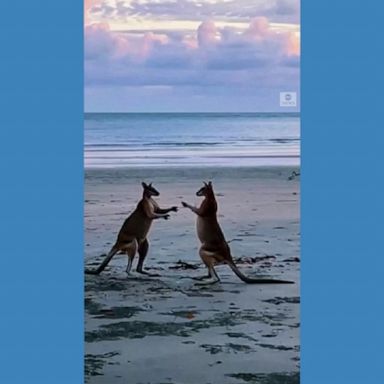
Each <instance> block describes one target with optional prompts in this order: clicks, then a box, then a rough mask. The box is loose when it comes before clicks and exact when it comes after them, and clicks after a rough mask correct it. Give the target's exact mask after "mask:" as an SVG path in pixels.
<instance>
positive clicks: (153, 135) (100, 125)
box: [84, 113, 300, 169]
mask: <svg viewBox="0 0 384 384" xmlns="http://www.w3.org/2000/svg"><path fill="white" fill-rule="evenodd" d="M299 164H300V115H299V114H296V113H85V118H84V166H85V168H87V169H91V168H117V167H184V166H190V167H203V166H235V167H239V166H243V167H254V166H299Z"/></svg>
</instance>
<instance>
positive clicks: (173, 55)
mask: <svg viewBox="0 0 384 384" xmlns="http://www.w3.org/2000/svg"><path fill="white" fill-rule="evenodd" d="M299 55H300V45H299V39H298V37H297V36H296V35H295V34H294V33H292V32H289V31H288V32H276V31H275V30H273V29H271V27H270V24H269V21H268V19H267V18H260V17H258V18H255V19H253V20H252V21H251V22H250V25H249V27H248V28H247V29H246V30H245V31H244V32H237V31H235V30H231V29H228V28H218V27H217V26H216V25H215V23H214V22H213V21H204V22H202V23H201V24H200V26H199V27H198V29H197V31H196V33H195V36H194V37H191V36H188V37H187V36H185V37H180V36H179V35H178V36H176V35H174V34H172V33H171V32H169V33H153V32H147V33H145V34H144V35H142V34H129V33H122V32H120V33H118V32H114V31H111V30H110V28H109V26H108V24H103V23H98V24H90V25H87V26H86V27H85V71H86V83H87V84H114V85H120V84H121V85H132V84H134V85H140V84H142V85H147V86H150V85H156V86H159V85H161V86H174V85H175V86H177V85H181V84H184V85H185V84H201V85H203V84H206V85H209V86H215V85H226V84H233V85H236V86H243V85H244V86H249V84H250V82H252V81H253V82H254V83H255V85H256V83H257V84H259V85H260V84H261V82H262V83H263V84H264V85H265V86H268V84H272V85H274V86H275V85H276V84H278V83H281V84H282V85H283V83H284V81H292V79H298V73H299V68H298V60H299ZM229 71H230V73H229ZM295 81H298V80H295Z"/></svg>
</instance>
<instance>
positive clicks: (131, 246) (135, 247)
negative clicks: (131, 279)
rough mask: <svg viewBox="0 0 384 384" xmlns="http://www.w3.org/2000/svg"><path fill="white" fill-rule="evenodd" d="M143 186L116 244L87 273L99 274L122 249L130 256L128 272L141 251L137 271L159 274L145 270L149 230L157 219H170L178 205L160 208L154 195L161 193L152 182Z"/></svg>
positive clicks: (146, 273)
mask: <svg viewBox="0 0 384 384" xmlns="http://www.w3.org/2000/svg"><path fill="white" fill-rule="evenodd" d="M141 185H142V187H143V197H142V199H141V200H140V201H139V203H138V204H137V206H136V209H135V210H134V211H133V212H132V213H131V215H130V216H129V217H128V218H127V219H126V220H125V222H124V224H123V226H122V227H121V229H120V232H119V234H118V236H117V240H116V243H115V245H114V246H113V247H112V248H111V250H110V251H109V253H108V255H107V256H106V258H105V259H104V261H103V262H102V263H101V264H100V266H99V267H98V268H96V269H94V270H86V271H85V273H87V274H92V275H98V274H99V273H101V272H102V271H103V270H104V269H105V267H106V266H107V265H108V264H109V262H110V261H111V260H112V257H113V256H115V254H116V253H118V252H119V251H122V252H123V253H126V254H127V256H128V264H127V268H126V272H127V274H129V273H130V271H131V268H132V262H133V259H134V257H135V255H136V252H138V253H139V262H138V264H137V269H136V271H137V272H138V273H142V274H145V275H148V276H158V275H155V274H150V273H148V272H146V271H144V270H143V264H144V259H145V257H146V256H147V253H148V248H149V243H148V240H147V235H148V232H149V230H150V228H151V224H152V221H153V220H155V219H160V218H162V219H165V220H168V219H169V214H168V212H171V211H173V212H177V207H171V208H166V209H163V208H160V207H159V205H158V204H157V202H156V201H155V200H154V199H153V198H152V196H159V195H160V193H159V192H158V191H157V190H156V189H155V188H154V187H153V186H152V183H151V184H149V185H147V184H145V183H141Z"/></svg>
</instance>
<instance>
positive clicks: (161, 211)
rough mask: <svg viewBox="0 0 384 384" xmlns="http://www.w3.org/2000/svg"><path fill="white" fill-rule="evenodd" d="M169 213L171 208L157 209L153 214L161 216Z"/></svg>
mask: <svg viewBox="0 0 384 384" xmlns="http://www.w3.org/2000/svg"><path fill="white" fill-rule="evenodd" d="M171 211H172V207H171V208H157V209H156V211H155V212H156V213H160V214H163V213H169V212H171Z"/></svg>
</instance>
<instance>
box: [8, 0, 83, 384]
mask: <svg viewBox="0 0 384 384" xmlns="http://www.w3.org/2000/svg"><path fill="white" fill-rule="evenodd" d="M1 15H2V17H1V27H0V28H1V29H2V31H1V33H0V47H1V48H0V49H1V59H0V67H1V71H0V72H1V74H0V76H1V78H0V84H1V85H0V93H1V100H0V109H1V112H0V127H1V128H0V156H1V161H0V175H1V176H0V185H1V188H0V190H1V192H0V194H1V208H0V212H1V213H0V215H1V224H0V225H1V228H0V238H1V250H0V253H1V276H0V284H1V287H0V295H1V298H0V305H1V310H0V313H1V316H0V323H1V328H0V329H1V331H0V332H1V337H0V382H1V383H7V384H10V383H23V384H25V383H39V384H44V383H50V384H53V383H55V384H56V383H63V384H64V383H65V384H70V383H82V382H83V337H84V336H83V158H82V156H83V37H82V36H83V26H82V23H83V4H82V1H52V0H50V1H48V0H39V1H23V2H19V1H3V2H2V4H1Z"/></svg>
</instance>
